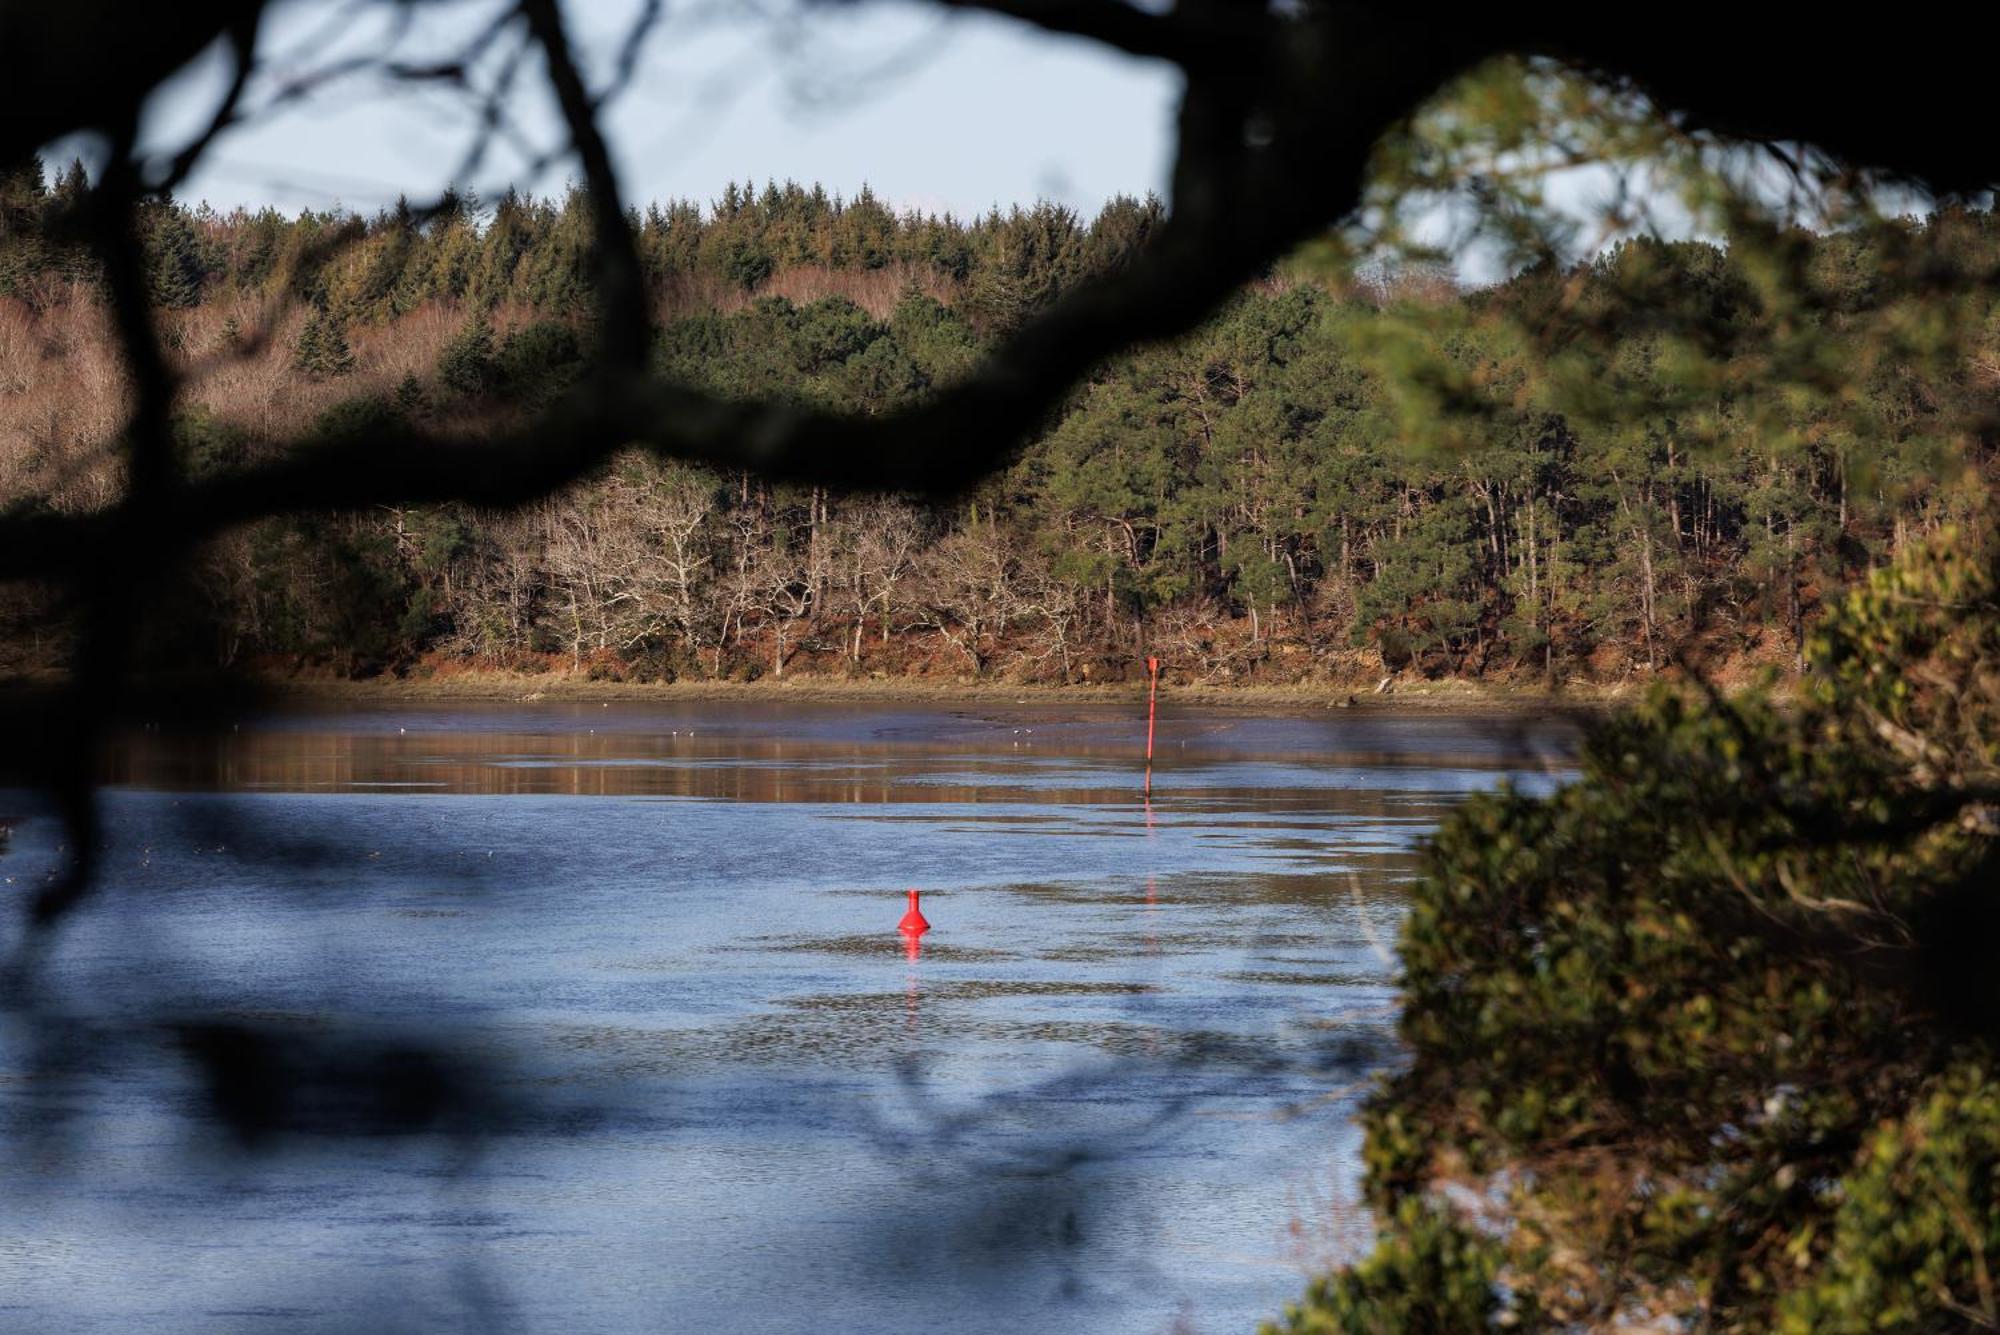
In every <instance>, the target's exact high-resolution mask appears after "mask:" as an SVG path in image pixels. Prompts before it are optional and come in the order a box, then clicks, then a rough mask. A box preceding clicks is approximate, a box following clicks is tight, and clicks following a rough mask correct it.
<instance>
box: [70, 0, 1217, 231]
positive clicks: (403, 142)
mask: <svg viewBox="0 0 2000 1335" xmlns="http://www.w3.org/2000/svg"><path fill="white" fill-rule="evenodd" d="M635 8H636V6H635V4H634V3H633V0H568V2H567V4H566V10H567V12H568V14H569V16H570V24H571V27H572V29H573V30H574V32H575V33H576V36H577V40H578V43H579V45H580V46H581V47H582V48H583V50H584V52H585V55H586V57H587V58H588V59H589V60H590V61H591V63H592V64H593V66H594V69H595V74H596V77H597V78H599V79H600V80H601V79H602V78H603V77H604V74H605V73H606V72H608V70H609V69H610V57H611V54H612V51H613V50H614V38H615V34H617V33H619V32H622V31H623V28H624V25H625V22H626V21H627V20H628V19H629V18H630V16H631V15H632V13H633V12H634V9H635ZM499 10H500V5H499V4H498V3H497V2H496V0H448V2H446V3H439V4H434V5H432V6H429V7H421V8H419V10H418V12H419V13H420V15H422V17H421V20H420V21H419V23H418V24H417V25H416V27H415V29H414V30H413V31H411V32H410V33H409V34H408V35H407V36H406V37H405V39H404V42H403V45H402V46H401V47H399V48H398V49H399V51H400V52H402V53H403V54H404V55H405V56H406V57H407V58H410V59H412V60H421V59H423V58H425V57H431V58H435V57H436V56H437V55H438V54H439V53H441V52H443V51H445V50H448V49H450V48H452V47H454V46H456V45H458V44H460V43H462V42H463V40H464V39H465V37H466V36H467V35H468V34H470V33H472V32H474V31H476V30H478V29H479V28H480V26H481V25H482V23H483V22H484V21H485V20H487V19H489V18H490V17H491V16H492V15H494V14H495V13H497V12H499ZM666 12H667V19H666V21H665V23H664V24H663V26H662V27H661V29H660V30H659V32H658V33H657V34H656V35H655V37H654V38H653V40H652V42H651V43H650V46H649V55H648V57H647V59H646V60H645V62H644V64H643V66H642V67H641V76H640V78H639V79H638V80H637V81H636V82H635V86H634V87H633V88H632V89H631V90H630V91H629V92H627V93H626V95H625V96H624V97H623V98H622V99H621V100H620V102H619V103H618V104H617V106H616V108H615V109H614V111H613V112H612V114H611V116H610V118H609V122H608V125H609V130H610V135H611V138H612V141H613V145H614V149H615V151H616V153H617V155H618V158H619V166H620V168H621V170H622V172H623V174H624V179H625V186H626V191H627V194H628V196H629V197H630V198H631V199H632V200H633V201H635V202H638V203H645V202H648V201H651V200H655V199H665V198H668V197H692V198H695V199H699V200H703V201H707V200H711V199H713V198H714V197H715V196H716V195H718V194H719V193H720V192H721V190H722V188H723V186H724V185H725V183H727V182H728V181H730V180H732V179H734V180H739V181H741V180H744V179H748V178H753V177H754V178H755V179H756V180H757V181H758V182H760V183H761V182H762V181H764V180H765V179H766V178H775V179H778V180H784V179H786V178H788V177H789V178H793V179H796V180H800V181H806V182H810V181H819V182H821V183H823V184H825V185H826V186H827V187H828V189H829V190H837V191H839V192H841V193H843V194H851V193H853V191H854V190H855V189H856V188H858V187H859V186H860V185H861V184H862V183H863V182H866V183H868V184H869V185H871V186H872V187H873V188H874V190H875V191H876V193H877V194H878V195H880V196H881V197H883V198H884V199H885V200H887V201H889V202H891V203H893V204H896V205H899V206H904V207H918V208H922V209H925V210H933V211H943V210H947V209H949V210H952V211H954V212H957V213H960V214H965V213H970V212H974V211H983V210H984V209H985V208H986V207H988V206H989V205H992V204H996V203H997V204H1000V205H1002V206H1005V205H1008V204H1014V203H1028V202H1032V201H1033V200H1035V199H1037V198H1050V199H1055V200H1059V201H1061V202H1063V203H1067V204H1069V205H1071V206H1073V207H1076V208H1078V209H1080V210H1082V211H1084V212H1085V213H1086V214H1089V213H1092V212H1094V211H1095V210H1096V209H1097V207H1098V206H1099V205H1101V204H1102V203H1103V201H1104V200H1105V199H1107V198H1109V197H1110V196H1112V195H1114V194H1119V193H1128V194H1143V193H1145V192H1147V191H1149V190H1151V191H1156V192H1158V193H1160V194H1161V195H1163V196H1164V195H1165V194H1166V175H1167V171H1168V169H1169V165H1170V157H1169V155H1170V152H1171V147H1172V121H1173V115H1174V108H1175V102H1176V98H1177V96H1178V90H1179V83H1178V74H1177V72H1176V71H1174V70H1172V69H1171V68H1169V67H1166V66H1163V65H1159V64H1153V63H1148V62H1142V61H1136V60H1132V59H1129V58H1126V57H1122V56H1118V55H1114V54H1111V53H1108V52H1106V51H1105V50H1103V49H1102V48H1099V47H1096V46H1094V45H1092V44H1090V43H1087V42H1082V41H1078V40H1074V39H1064V38H1054V37H1048V36H1044V35H1042V34H1040V33H1037V32H1035V31H1033V30H1031V29H1028V28H1026V27H1024V26H1022V25H1020V24H1016V23H1012V22H1009V21H1006V20H1002V19H996V18H991V17H987V16H977V15H953V16H943V15H940V14H939V13H938V11H937V10H936V9H935V8H934V7H930V6H925V5H922V4H912V3H907V2H905V0H871V2H869V3H860V4H841V5H813V4H808V3H801V2H800V0H761V2H759V0H733V3H725V4H716V3H712V0H711V2H710V3H699V2H698V0H679V3H675V0H668V4H667V11H666ZM385 21H386V7H385V12H377V11H375V10H373V9H370V8H367V7H364V6H357V5H342V4H339V3H337V0H293V3H291V4H289V5H287V6H286V7H285V8H283V9H281V10H280V11H278V13H277V14H276V16H275V21H274V22H273V23H272V24H271V31H270V32H269V33H267V35H266V40H265V41H264V43H263V44H262V49H263V50H264V51H265V53H266V55H267V57H268V59H269V60H270V61H271V63H272V75H273V77H274V78H292V77H295V76H297V75H298V74H300V73H302V72H304V71H307V70H312V69H323V68H326V67H329V66H331V65H334V64H336V63H337V62H338V61H339V60H340V59H341V57H342V56H343V55H344V54H347V53H353V52H359V51H364V50H371V49H375V48H377V47H379V45H380V40H381V35H382V27H381V25H382V24H383V22H385ZM221 70H222V63H221V61H220V60H218V59H210V60H206V61H204V62H198V64H197V67H195V68H194V69H191V70H190V71H189V72H188V73H187V74H186V75H185V76H184V77H182V78H181V79H180V80H178V81H177V82H176V84H175V85H174V86H172V87H171V88H169V89H168V90H166V91H164V92H163V93H162V94H161V96H160V97H159V98H157V99H156V102H155V104H154V106H153V107H152V108H150V109H149V111H150V116H149V126H150V129H151V132H152V134H153V135H154V136H156V137H157V141H158V142H161V143H170V142H172V141H173V138H174V137H175V136H177V135H184V134H185V133H186V132H187V130H188V128H189V127H191V126H193V125H196V124H199V123H200V122H201V121H202V120H203V118H204V117H205V116H206V114H207V112H208V110H209V109H210V108H211V107H212V106H213V105H214V102H215V98H216V96H217V93H218V90H219V86H220V73H221ZM491 71H492V65H491V63H490V62H489V64H488V66H487V68H486V70H485V72H486V73H491ZM521 84H522V87H523V88H524V89H525V90H526V91H525V92H524V93H521V94H517V95H516V96H515V97H513V98H512V99H510V101H509V104H508V105H509V110H510V114H511V115H512V116H513V117H514V118H515V119H516V120H517V121H518V123H519V126H520V128H521V130H522V131H523V133H524V134H525V136H526V137H527V138H528V139H529V140H531V141H533V142H534V143H535V144H538V145H541V146H544V147H546V146H547V145H549V144H552V143H556V142H558V141H559V140H560V138H561V135H560V131H559V129H558V127H557V125H556V122H555V118H554V116H553V114H552V109H551V107H550V106H549V104H548V102H547V99H546V97H545V96H544V95H543V93H542V91H541V90H542V82H541V79H540V69H539V65H538V63H532V64H530V65H529V66H527V67H525V68H524V69H523V71H522V80H521ZM269 87H270V85H269V84H267V87H266V91H267V92H268V89H269ZM252 100H253V103H254V102H255V101H257V99H255V98H253V99H252ZM471 132H472V125H471V120H470V109H469V107H468V105H467V104H466V102H465V100H464V99H463V98H462V97H453V96H446V95H444V94H441V93H438V92H416V91H412V90H411V89H409V88H408V87H406V86H390V85H387V84H385V82H384V81H382V80H380V79H376V78H368V77H361V78H350V79H345V80H340V81H336V82H333V83H330V84H328V85H326V86H325V87H324V88H322V89H321V90H319V91H317V92H315V93H314V94H312V95H311V96H309V97H307V98H305V99H303V100H301V101H298V102H297V103H295V104H291V105H287V106H283V107H281V108H279V109H276V110H274V111H271V112H269V113H268V114H266V115H262V116H260V117H259V118H258V120H257V122H256V123H254V124H252V125H248V126H245V127H243V128H240V129H237V130H233V131H231V132H230V133H229V134H227V135H226V136H225V137H223V138H222V139H221V140H220V141H218V143H217V145H216V146H215V148H214V150H213V151H212V152H211V154H210V156H209V158H208V159H207V161H206V163H205V164H204V166H203V167H202V168H201V169H200V171H199V172H198V173H197V174H196V176H195V177H194V178H193V179H192V180H190V181H189V182H188V184H187V185H186V187H185V188H184V189H183V190H182V191H181V192H180V193H181V195H182V196H183V197H184V198H186V199H189V200H191V201H198V200H207V201H208V202H210V203H211V204H213V205H214V206H215V207H217V208H218V209H222V210H227V209H229V208H232V207H235V206H237V205H243V206H246V207H255V206H260V205H263V204H267V203H268V204H275V205H277V206H279V207H281V208H284V209H286V210H287V211H290V210H295V209H298V208H300V207H316V208H319V207H326V206H329V205H332V204H335V203H340V204H344V205H346V206H348V207H350V208H355V209H360V210H363V211H373V210H374V209H376V208H379V207H382V206H384V205H386V204H389V203H391V202H393V201H394V200H395V198H396V196H397V195H398V194H407V195H409V197H410V198H411V199H412V200H420V199H423V198H426V197H431V196H435V195H436V193H437V192H438V191H439V189H440V188H441V187H442V186H443V185H444V184H446V183H447V181H448V180H449V179H450V178H451V176H452V175H453V174H454V168H455V167H456V166H457V164H459V162H460V161H461V159H462V157H463V154H464V152H465V148H466V145H467V144H468V142H469V141H470V136H471ZM59 151H65V150H59ZM525 160H526V159H525V157H524V154H523V153H522V152H519V151H511V150H510V151H504V152H502V153H500V154H499V155H498V156H497V157H495V158H494V159H493V160H490V161H489V162H488V163H487V165H486V166H485V167H484V168H483V169H482V170H480V171H479V172H477V173H475V175H474V179H473V180H472V181H471V182H470V183H471V184H473V185H475V186H476V187H478V188H480V189H481V190H482V191H487V192H490V191H492V190H493V189H495V188H497V187H498V186H500V185H503V184H509V183H511V184H518V185H523V186H531V187H533V188H536V189H539V190H541V191H553V190H559V189H560V188H561V187H562V186H563V184H564V182H565V181H566V180H567V179H569V178H570V177H571V176H572V175H573V174H574V173H573V169H572V168H571V166H570V165H569V164H568V163H567V162H563V163H559V164H557V165H556V166H554V167H553V168H552V169H551V170H550V171H548V172H547V173H545V174H544V175H543V176H542V177H541V179H540V180H538V181H531V180H529V179H528V178H527V176H526V174H525V172H524V170H523V163H524V161H525Z"/></svg>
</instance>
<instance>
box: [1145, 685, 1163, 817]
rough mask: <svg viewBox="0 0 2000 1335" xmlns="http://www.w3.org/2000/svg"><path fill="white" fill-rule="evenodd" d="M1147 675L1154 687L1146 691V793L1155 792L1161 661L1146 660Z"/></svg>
mask: <svg viewBox="0 0 2000 1335" xmlns="http://www.w3.org/2000/svg"><path fill="white" fill-rule="evenodd" d="M1146 674H1147V675H1148V676H1149V677H1151V678H1152V685H1151V686H1149V687H1148V688H1147V690H1146V791H1147V792H1149V793H1150V792H1152V791H1153V719H1154V716H1155V715H1156V714H1157V713H1158V712H1159V707H1160V660H1159V659H1157V658H1151V657H1148V658H1147V659H1146Z"/></svg>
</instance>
